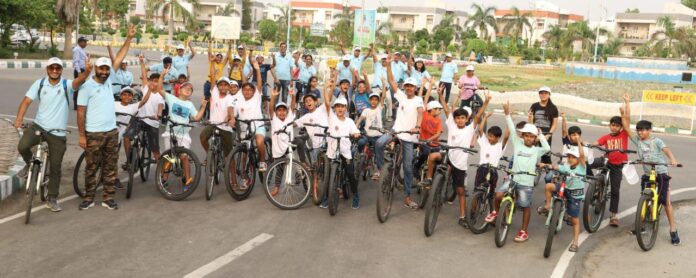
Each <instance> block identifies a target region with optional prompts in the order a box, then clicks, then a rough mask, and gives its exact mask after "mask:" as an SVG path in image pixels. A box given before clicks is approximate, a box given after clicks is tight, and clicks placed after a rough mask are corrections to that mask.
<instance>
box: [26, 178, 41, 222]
mask: <svg viewBox="0 0 696 278" xmlns="http://www.w3.org/2000/svg"><path fill="white" fill-rule="evenodd" d="M39 171H40V169H39V165H37V164H33V165H32V166H31V179H30V180H29V181H28V185H27V195H26V198H27V204H26V205H27V210H26V212H25V213H24V224H29V220H31V209H32V208H33V204H34V195H36V184H37V182H38V179H39Z"/></svg>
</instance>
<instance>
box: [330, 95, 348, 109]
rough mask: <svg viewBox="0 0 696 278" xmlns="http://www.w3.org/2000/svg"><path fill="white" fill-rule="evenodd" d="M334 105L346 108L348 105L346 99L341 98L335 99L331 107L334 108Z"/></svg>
mask: <svg viewBox="0 0 696 278" xmlns="http://www.w3.org/2000/svg"><path fill="white" fill-rule="evenodd" d="M336 104H342V105H346V106H347V105H348V100H346V98H344V97H343V96H341V97H339V98H337V99H336V100H335V101H334V103H333V105H332V106H331V107H333V106H336Z"/></svg>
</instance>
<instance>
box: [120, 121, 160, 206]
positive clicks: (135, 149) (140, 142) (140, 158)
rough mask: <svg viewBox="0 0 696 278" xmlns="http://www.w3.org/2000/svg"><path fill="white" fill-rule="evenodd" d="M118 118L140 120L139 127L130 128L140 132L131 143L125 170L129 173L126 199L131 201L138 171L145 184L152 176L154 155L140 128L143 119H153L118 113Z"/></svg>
mask: <svg viewBox="0 0 696 278" xmlns="http://www.w3.org/2000/svg"><path fill="white" fill-rule="evenodd" d="M116 116H129V117H135V118H136V119H137V120H138V122H136V123H137V126H135V127H129V128H137V129H139V130H138V132H136V133H135V134H134V135H133V138H132V139H131V142H132V143H131V147H130V151H129V153H128V154H127V161H128V163H127V164H126V166H127V168H125V169H124V170H126V171H128V184H127V185H126V199H130V197H131V193H132V191H133V181H134V176H135V172H137V171H138V170H139V171H140V179H141V180H142V181H143V182H145V181H147V177H148V176H149V175H150V161H151V157H152V153H151V152H150V146H149V145H148V143H147V138H146V137H145V136H144V134H143V132H142V130H141V129H140V126H141V124H142V123H141V122H140V121H141V120H143V119H152V118H153V117H138V116H134V115H130V114H124V113H118V112H117V113H116ZM155 120H156V119H155ZM124 136H125V135H124Z"/></svg>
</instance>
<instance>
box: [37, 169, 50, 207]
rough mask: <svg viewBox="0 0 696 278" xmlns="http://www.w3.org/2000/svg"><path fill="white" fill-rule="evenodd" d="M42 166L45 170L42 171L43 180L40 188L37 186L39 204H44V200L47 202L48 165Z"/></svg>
mask: <svg viewBox="0 0 696 278" xmlns="http://www.w3.org/2000/svg"><path fill="white" fill-rule="evenodd" d="M46 161H48V160H46ZM43 165H45V169H44V171H43V178H42V179H41V186H39V196H41V202H46V200H48V180H49V178H48V175H49V173H50V166H49V165H50V164H48V163H44V164H43Z"/></svg>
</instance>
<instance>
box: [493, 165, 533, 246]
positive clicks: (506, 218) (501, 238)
mask: <svg viewBox="0 0 696 278" xmlns="http://www.w3.org/2000/svg"><path fill="white" fill-rule="evenodd" d="M500 170H502V171H503V172H504V173H505V174H507V177H506V178H505V180H504V181H503V184H507V188H508V190H507V191H506V192H505V193H504V194H503V200H501V201H500V207H499V208H498V216H497V218H496V220H495V238H494V240H495V245H496V246H498V248H500V247H503V246H504V245H505V241H506V240H507V236H508V232H509V227H510V224H512V215H513V214H514V213H515V201H516V200H517V185H518V183H516V182H512V177H513V176H515V175H530V176H536V175H537V174H536V173H528V172H512V170H511V169H500Z"/></svg>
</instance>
